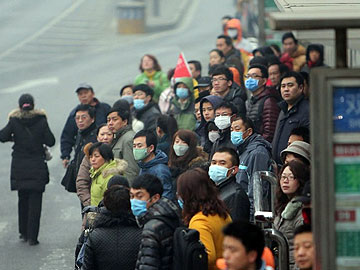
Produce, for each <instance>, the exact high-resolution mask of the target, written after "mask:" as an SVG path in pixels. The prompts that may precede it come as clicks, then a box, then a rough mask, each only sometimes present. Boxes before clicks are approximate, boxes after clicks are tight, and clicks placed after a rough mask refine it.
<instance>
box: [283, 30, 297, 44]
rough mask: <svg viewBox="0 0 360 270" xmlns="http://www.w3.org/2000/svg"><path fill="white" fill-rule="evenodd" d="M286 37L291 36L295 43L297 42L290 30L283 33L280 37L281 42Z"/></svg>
mask: <svg viewBox="0 0 360 270" xmlns="http://www.w3.org/2000/svg"><path fill="white" fill-rule="evenodd" d="M288 38H292V39H293V40H294V42H295V44H298V40H297V39H296V38H295V36H294V34H293V33H291V32H286V33H285V34H283V36H282V38H281V42H282V43H284V41H285V39H288Z"/></svg>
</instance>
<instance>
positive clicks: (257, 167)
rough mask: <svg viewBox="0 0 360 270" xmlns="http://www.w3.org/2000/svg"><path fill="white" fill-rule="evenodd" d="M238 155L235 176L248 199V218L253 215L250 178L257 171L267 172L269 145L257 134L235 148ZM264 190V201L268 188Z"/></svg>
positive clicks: (269, 162)
mask: <svg viewBox="0 0 360 270" xmlns="http://www.w3.org/2000/svg"><path fill="white" fill-rule="evenodd" d="M237 150H238V153H239V160H240V165H239V172H238V173H237V174H236V182H237V183H239V184H240V185H241V187H242V188H243V189H244V190H245V192H246V194H247V195H248V197H249V201H250V217H251V218H252V217H253V214H254V195H253V182H252V180H253V179H252V176H253V174H254V172H257V171H268V170H269V168H270V165H271V144H270V143H269V142H268V141H266V140H265V139H264V138H263V137H262V136H261V135H259V134H256V133H254V134H252V135H250V136H249V137H247V138H246V139H245V140H244V142H243V143H242V144H240V145H239V146H238V147H237ZM264 186H265V187H266V188H265V190H264V194H263V195H264V199H268V198H269V197H268V196H269V192H270V190H269V188H270V187H268V186H267V185H264Z"/></svg>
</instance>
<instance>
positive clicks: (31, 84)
mask: <svg viewBox="0 0 360 270" xmlns="http://www.w3.org/2000/svg"><path fill="white" fill-rule="evenodd" d="M58 83H59V79H58V78H56V77H50V78H42V79H36V80H31V81H25V82H22V83H20V84H18V85H15V86H12V87H8V88H4V89H0V93H1V94H10V93H16V92H20V91H23V90H27V89H31V88H35V87H39V86H43V85H54V84H58Z"/></svg>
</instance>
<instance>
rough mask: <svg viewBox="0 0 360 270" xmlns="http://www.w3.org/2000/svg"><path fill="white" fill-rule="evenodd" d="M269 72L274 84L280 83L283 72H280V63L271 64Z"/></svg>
mask: <svg viewBox="0 0 360 270" xmlns="http://www.w3.org/2000/svg"><path fill="white" fill-rule="evenodd" d="M268 73H269V79H270V81H271V83H272V85H274V86H276V85H278V84H279V83H280V79H281V74H280V68H279V65H271V66H270V67H269V68H268Z"/></svg>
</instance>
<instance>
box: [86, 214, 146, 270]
mask: <svg viewBox="0 0 360 270" xmlns="http://www.w3.org/2000/svg"><path fill="white" fill-rule="evenodd" d="M140 242H141V229H140V228H139V227H138V226H137V224H136V221H135V218H134V216H133V215H132V214H131V213H120V214H117V215H113V214H111V212H110V211H108V210H107V209H106V208H104V207H103V208H101V210H100V213H99V214H98V215H97V216H96V219H95V222H94V227H93V230H92V231H91V232H90V234H89V237H88V240H87V242H86V245H85V255H84V264H83V266H82V268H81V269H83V270H107V269H109V270H112V269H122V270H133V269H134V268H135V264H136V258H137V254H138V252H139V246H140Z"/></svg>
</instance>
